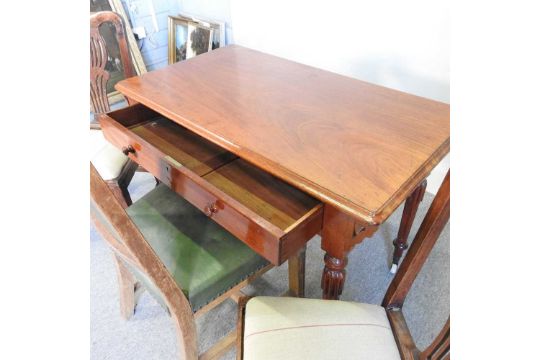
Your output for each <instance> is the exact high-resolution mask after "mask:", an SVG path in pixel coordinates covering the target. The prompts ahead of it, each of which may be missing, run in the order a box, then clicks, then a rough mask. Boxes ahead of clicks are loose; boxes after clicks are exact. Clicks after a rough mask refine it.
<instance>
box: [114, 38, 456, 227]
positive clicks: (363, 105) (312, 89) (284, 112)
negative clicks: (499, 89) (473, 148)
mask: <svg viewBox="0 0 540 360" xmlns="http://www.w3.org/2000/svg"><path fill="white" fill-rule="evenodd" d="M116 88H117V90H119V91H120V92H122V93H123V94H124V95H126V96H128V97H130V98H131V99H133V100H135V101H138V102H140V103H142V104H144V105H145V106H148V107H150V108H152V109H154V110H155V111H158V112H160V113H161V114H163V115H164V116H167V117H168V118H170V119H171V120H173V121H175V122H177V123H179V124H181V125H183V126H185V127H187V128H188V129H190V130H192V131H194V132H195V133H198V134H199V135H201V136H203V137H205V138H207V139H209V140H210V141H212V142H214V143H216V144H218V145H220V146H222V147H223V148H226V149H227V150H229V151H231V152H233V153H235V154H237V155H238V156H240V157H242V158H244V159H246V160H248V161H249V162H251V163H253V164H255V165H256V166H258V167H260V168H262V169H264V170H266V171H268V172H270V173H272V174H274V175H275V176H277V177H279V178H281V179H283V180H284V181H287V182H289V183H291V184H292V185H294V186H296V187H298V188H300V189H302V190H304V191H306V192H308V193H310V194H311V195H312V196H314V197H316V198H319V199H321V200H322V201H324V202H326V203H329V204H332V205H334V206H335V207H337V208H339V209H341V210H343V211H345V212H347V213H349V214H351V215H353V216H355V217H356V218H358V219H361V220H363V221H365V222H368V223H372V224H376V223H381V222H383V221H384V220H385V219H386V218H387V217H388V216H389V215H390V214H391V213H392V212H393V211H394V210H395V208H396V207H397V206H399V205H400V204H401V203H402V202H403V201H404V200H405V198H406V197H407V196H408V195H409V194H410V192H411V191H412V190H413V189H414V188H415V187H416V186H417V185H418V183H419V182H420V181H422V180H423V179H424V178H425V177H426V176H427V175H428V174H429V173H430V171H431V170H432V169H433V167H434V166H435V165H437V163H438V162H439V161H440V160H441V159H442V158H443V157H444V156H445V155H446V154H447V153H448V152H449V148H450V123H449V117H450V107H449V105H447V104H444V103H440V102H437V101H433V100H429V99H425V98H421V97H418V96H414V95H410V94H406V93H403V92H400V91H396V90H391V89H388V88H385V87H381V86H377V85H373V84H369V83H366V82H363V81H360V80H356V79H352V78H348V77H345V76H341V75H338V74H335V73H331V72H328V71H324V70H320V69H316V68H313V67H310V66H306V65H302V64H299V63H296V62H293V61H289V60H285V59H282V58H279V57H275V56H272V55H268V54H264V53H261V52H258V51H255V50H251V49H247V48H244V47H241V46H236V45H233V46H227V47H224V48H220V49H217V50H214V51H211V52H209V53H206V54H203V55H199V56H197V57H195V58H192V59H189V60H187V61H182V62H179V63H176V64H173V65H170V66H167V67H165V68H163V69H160V70H156V71H152V72H149V73H146V74H144V75H141V76H138V77H134V78H130V79H127V80H124V81H121V82H119V83H118V84H117V85H116Z"/></svg>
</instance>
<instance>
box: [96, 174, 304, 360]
mask: <svg viewBox="0 0 540 360" xmlns="http://www.w3.org/2000/svg"><path fill="white" fill-rule="evenodd" d="M90 192H91V198H92V212H91V214H92V219H93V221H94V224H95V226H96V228H97V229H98V231H99V232H100V233H101V234H102V236H103V237H104V238H105V240H106V241H107V242H108V244H109V245H110V247H111V248H112V250H113V252H114V254H115V257H116V259H117V266H118V276H119V280H120V305H121V310H122V314H123V315H124V317H126V318H129V317H130V316H131V315H132V314H133V312H134V309H135V306H136V298H137V294H138V293H140V290H141V289H142V287H141V284H142V285H143V286H144V288H145V289H146V290H148V291H149V292H150V294H151V295H153V296H154V298H155V299H156V300H157V301H158V302H159V303H160V304H161V305H162V306H163V307H164V308H165V309H167V310H168V311H169V313H170V314H171V317H172V319H173V321H174V323H175V325H176V329H177V336H178V344H179V350H180V351H179V354H180V358H181V359H185V360H192V359H197V358H199V359H212V358H216V357H219V356H221V355H222V354H224V353H225V352H226V351H227V350H228V349H229V348H230V347H232V346H233V345H234V343H235V341H236V332H235V331H232V332H231V333H229V334H228V335H226V336H225V337H224V338H223V339H221V340H220V341H219V342H218V343H217V344H215V345H214V346H213V347H212V348H211V349H209V350H208V351H207V352H205V353H204V354H202V355H201V356H200V357H198V350H197V332H196V328H195V318H196V317H198V316H200V315H201V314H203V313H205V312H207V311H209V310H211V309H212V308H213V307H215V306H217V305H218V304H220V303H221V302H223V301H224V300H226V299H227V298H229V297H230V298H232V299H233V300H235V301H238V299H240V298H242V297H243V294H242V292H241V291H240V289H241V288H243V287H244V286H246V285H247V284H248V283H249V282H250V281H252V280H254V279H255V278H257V277H259V276H260V275H262V274H264V273H265V272H266V271H268V270H270V269H271V268H272V267H273V266H272V265H271V264H269V263H268V262H267V261H266V260H265V259H264V258H262V257H260V256H259V255H258V254H257V253H255V252H253V251H252V250H251V249H250V248H249V247H248V246H246V245H245V244H244V243H243V242H242V241H240V240H238V239H237V238H236V237H234V236H233V235H232V234H231V233H229V232H228V231H226V230H225V229H223V228H222V227H221V226H219V225H218V224H217V223H215V222H214V221H213V220H211V219H210V218H208V217H207V216H206V215H205V214H203V213H202V212H201V211H199V210H198V209H197V208H195V207H194V206H192V205H191V204H190V203H188V202H187V201H186V200H185V199H184V198H182V197H181V196H179V195H178V194H176V193H175V192H173V191H172V190H170V189H169V188H168V187H167V186H165V185H163V184H160V185H158V186H156V188H154V189H153V190H151V191H150V192H149V193H147V194H146V195H145V196H144V197H142V198H141V199H140V200H138V201H136V202H135V203H133V204H132V205H131V206H129V207H128V208H127V209H124V207H123V206H122V205H121V204H120V202H119V200H118V199H117V198H116V197H115V196H114V195H113V193H112V192H111V190H110V188H109V186H107V184H106V183H105V182H104V180H103V179H102V178H101V177H100V176H99V174H98V172H97V171H96V169H95V168H94V166H92V165H90ZM291 268H292V267H291ZM300 271H301V272H300ZM300 275H301V276H302V277H303V268H301V270H299V274H297V278H298V277H300ZM298 283H301V284H303V282H301V281H296V282H293V283H292V285H291V288H292V289H291V291H292V292H293V293H296V294H298V293H303V288H298ZM295 284H296V285H295ZM295 286H296V288H295Z"/></svg>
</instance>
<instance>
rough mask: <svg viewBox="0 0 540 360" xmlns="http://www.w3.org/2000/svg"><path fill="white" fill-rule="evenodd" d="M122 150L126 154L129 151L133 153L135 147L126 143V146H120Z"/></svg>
mask: <svg viewBox="0 0 540 360" xmlns="http://www.w3.org/2000/svg"><path fill="white" fill-rule="evenodd" d="M122 152H123V153H124V155H126V156H127V154H129V153H132V154H135V149H134V148H133V146H131V145H128V146H124V147H123V148H122Z"/></svg>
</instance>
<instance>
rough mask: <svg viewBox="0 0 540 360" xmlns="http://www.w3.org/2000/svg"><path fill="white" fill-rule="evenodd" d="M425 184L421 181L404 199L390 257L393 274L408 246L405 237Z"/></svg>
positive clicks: (422, 195) (408, 231) (424, 189)
mask: <svg viewBox="0 0 540 360" xmlns="http://www.w3.org/2000/svg"><path fill="white" fill-rule="evenodd" d="M426 186H427V180H424V181H422V182H421V183H420V185H418V186H417V187H416V189H414V191H413V192H412V193H411V195H409V197H408V198H407V200H406V201H405V207H404V208H403V215H402V217H401V223H400V224H399V231H398V235H397V238H396V239H395V240H394V256H393V257H392V267H391V268H390V272H391V273H392V274H395V273H396V271H397V268H398V264H399V260H400V259H401V256H403V251H405V250H406V249H407V248H408V247H409V245H408V244H407V239H408V237H409V233H410V232H411V227H412V224H413V221H414V217H415V216H416V211H417V210H418V206H419V205H420V203H421V202H422V199H423V198H424V193H425V192H426Z"/></svg>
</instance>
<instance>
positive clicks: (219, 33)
mask: <svg viewBox="0 0 540 360" xmlns="http://www.w3.org/2000/svg"><path fill="white" fill-rule="evenodd" d="M177 17H178V18H180V19H185V20H187V21H193V22H197V23H200V24H202V25H206V26H209V27H211V28H212V29H214V38H213V39H212V50H214V49H217V48H218V47H221V46H225V23H224V22H222V21H216V20H210V19H206V18H202V17H199V16H195V15H189V14H185V13H183V14H179V15H178V16H177Z"/></svg>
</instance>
